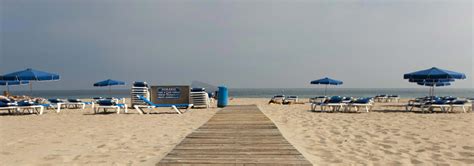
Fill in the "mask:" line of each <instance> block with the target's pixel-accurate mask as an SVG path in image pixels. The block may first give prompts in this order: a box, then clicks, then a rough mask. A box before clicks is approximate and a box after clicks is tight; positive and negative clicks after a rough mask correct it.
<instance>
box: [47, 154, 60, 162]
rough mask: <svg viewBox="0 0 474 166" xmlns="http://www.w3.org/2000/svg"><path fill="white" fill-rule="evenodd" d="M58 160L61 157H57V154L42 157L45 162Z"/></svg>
mask: <svg viewBox="0 0 474 166" xmlns="http://www.w3.org/2000/svg"><path fill="white" fill-rule="evenodd" d="M59 158H61V156H60V155H57V154H51V155H47V156H45V157H43V159H44V160H46V161H51V160H56V159H59Z"/></svg>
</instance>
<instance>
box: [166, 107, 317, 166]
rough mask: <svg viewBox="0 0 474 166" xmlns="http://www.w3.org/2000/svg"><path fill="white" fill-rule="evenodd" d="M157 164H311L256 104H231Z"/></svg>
mask: <svg viewBox="0 0 474 166" xmlns="http://www.w3.org/2000/svg"><path fill="white" fill-rule="evenodd" d="M157 165H234V166H236V165H242V166H243V165H304V166H306V165H312V164H311V163H310V162H309V161H307V160H306V159H305V158H304V156H303V155H301V153H300V152H298V150H296V149H295V148H294V147H293V145H291V144H290V143H289V142H288V141H287V140H286V139H285V138H284V137H283V136H282V135H281V133H280V131H279V130H278V128H277V126H276V125H275V124H274V123H273V122H272V121H271V120H270V119H269V118H268V117H267V116H265V115H264V114H263V113H262V112H261V111H260V110H259V109H258V107H256V106H255V105H252V106H230V107H227V108H225V109H222V110H220V111H218V112H217V113H216V114H215V115H214V116H213V117H212V118H211V119H210V120H209V121H208V122H207V123H206V124H204V125H202V126H201V127H200V128H198V129H197V130H195V131H194V132H193V133H191V134H189V135H188V136H186V138H185V139H184V140H183V141H181V143H179V144H178V145H177V146H176V147H175V148H174V149H173V150H172V151H171V152H169V153H168V154H167V155H166V156H165V157H164V158H163V159H162V160H161V161H160V162H159V163H157Z"/></svg>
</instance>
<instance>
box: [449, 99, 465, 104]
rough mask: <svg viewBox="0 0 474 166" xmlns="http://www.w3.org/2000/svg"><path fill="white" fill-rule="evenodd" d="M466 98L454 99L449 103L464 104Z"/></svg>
mask: <svg viewBox="0 0 474 166" xmlns="http://www.w3.org/2000/svg"><path fill="white" fill-rule="evenodd" d="M466 103H467V100H454V101H452V102H451V104H466Z"/></svg>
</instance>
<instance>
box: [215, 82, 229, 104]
mask: <svg viewBox="0 0 474 166" xmlns="http://www.w3.org/2000/svg"><path fill="white" fill-rule="evenodd" d="M228 100H229V91H228V90H227V87H224V86H220V87H219V92H218V94H217V107H219V108H222V107H226V106H227V102H228Z"/></svg>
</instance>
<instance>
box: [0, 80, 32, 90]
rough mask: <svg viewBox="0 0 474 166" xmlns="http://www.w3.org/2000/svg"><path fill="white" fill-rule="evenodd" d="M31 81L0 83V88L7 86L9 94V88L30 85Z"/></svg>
mask: <svg viewBox="0 0 474 166" xmlns="http://www.w3.org/2000/svg"><path fill="white" fill-rule="evenodd" d="M29 83H30V82H29V81H0V86H6V87H7V92H10V88H9V86H15V85H25V84H29Z"/></svg>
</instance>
